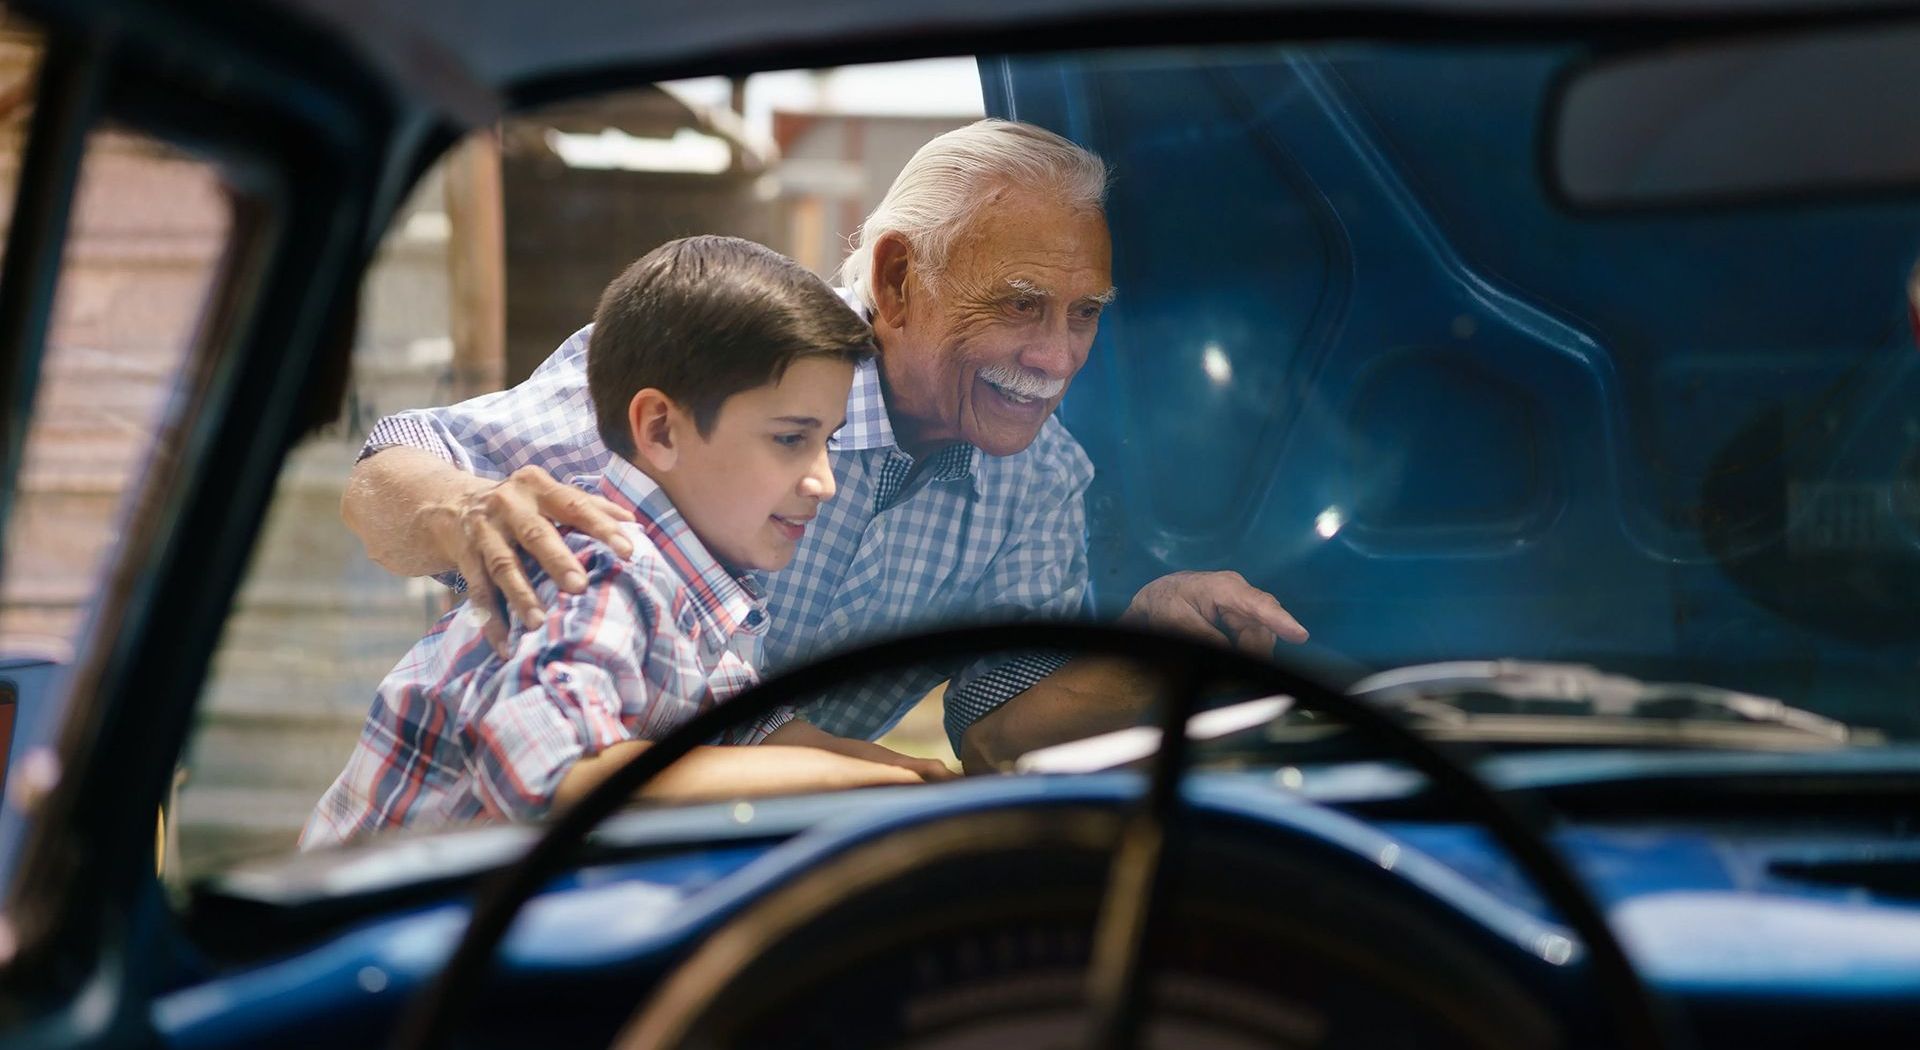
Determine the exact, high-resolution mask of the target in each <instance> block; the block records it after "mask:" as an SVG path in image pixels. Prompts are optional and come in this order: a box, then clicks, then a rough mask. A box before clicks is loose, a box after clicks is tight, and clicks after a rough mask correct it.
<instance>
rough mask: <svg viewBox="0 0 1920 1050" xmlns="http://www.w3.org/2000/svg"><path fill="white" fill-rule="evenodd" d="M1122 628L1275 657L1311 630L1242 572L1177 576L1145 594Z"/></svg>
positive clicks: (1144, 590) (1135, 601)
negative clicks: (1277, 646) (1278, 645)
mask: <svg viewBox="0 0 1920 1050" xmlns="http://www.w3.org/2000/svg"><path fill="white" fill-rule="evenodd" d="M1120 622H1121V623H1125V624H1132V625H1133V626H1136V627H1147V628H1151V629H1153V630H1158V631H1170V632H1172V633H1174V634H1184V635H1186V636H1188V637H1190V638H1197V639H1199V640H1201V641H1208V642H1215V643H1222V642H1224V643H1225V644H1227V645H1231V646H1233V647H1234V648H1236V649H1240V650H1242V651H1244V652H1247V653H1250V654H1252V655H1254V656H1260V657H1268V656H1272V655H1273V646H1274V643H1275V642H1278V641H1283V640H1284V641H1288V642H1293V643H1295V644H1298V643H1300V642H1304V641H1306V640H1307V629H1306V628H1304V627H1302V626H1300V622H1299V621H1298V620H1295V619H1294V618H1293V616H1292V614H1291V613H1288V612H1287V610H1286V609H1284V608H1282V607H1281V605H1280V603H1279V602H1278V601H1277V600H1275V599H1274V597H1273V595H1271V594H1268V593H1267V592H1265V591H1263V590H1260V589H1259V588H1257V587H1255V586H1253V585H1252V584H1250V583H1248V582H1247V580H1246V577H1244V576H1242V575H1240V574H1239V573H1237V572H1176V573H1173V574H1171V575H1168V576H1162V577H1160V578H1159V579H1157V580H1155V581H1153V582H1152V583H1149V584H1147V585H1146V586H1145V587H1142V588H1140V593H1138V594H1136V595H1134V596H1133V601H1132V602H1131V603H1130V604H1128V606H1127V611H1126V612H1125V613H1122V614H1121V616H1120Z"/></svg>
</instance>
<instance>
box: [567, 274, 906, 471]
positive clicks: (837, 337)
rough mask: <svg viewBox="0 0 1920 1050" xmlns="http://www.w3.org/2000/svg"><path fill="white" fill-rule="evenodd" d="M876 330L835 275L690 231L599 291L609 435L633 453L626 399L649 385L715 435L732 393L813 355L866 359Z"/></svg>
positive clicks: (591, 382)
mask: <svg viewBox="0 0 1920 1050" xmlns="http://www.w3.org/2000/svg"><path fill="white" fill-rule="evenodd" d="M875 352H876V350H875V347H874V342H873V330H872V329H871V328H869V327H867V323H866V322H865V321H862V320H861V319H860V317H859V315H858V314H855V313H854V312H853V310H852V308H850V307H848V306H847V304H846V303H845V302H843V301H841V299H840V297H839V296H838V295H836V294H835V293H834V291H833V289H831V288H829V287H827V285H826V282H824V281H822V280H821V279H820V278H818V277H816V276H814V275H813V274H812V273H810V272H808V270H807V269H806V268H805V267H803V266H801V265H800V264H799V263H796V262H794V261H793V260H791V259H789V258H787V257H786V256H784V255H781V254H780V253H778V252H776V251H774V250H773V249H771V248H768V247H765V246H764V245H759V244H755V243H753V242H752V241H747V240H742V239H740V238H738V237H718V236H701V237H683V238H681V239H680V240H677V241H668V242H667V243H665V244H663V245H661V246H660V247H658V248H655V249H654V250H652V251H650V252H648V253H647V254H645V255H643V256H641V257H640V259H639V261H637V262H635V263H634V264H633V265H632V266H629V267H627V269H626V272H624V273H622V274H621V275H620V276H618V277H616V278H614V280H613V283H612V284H609V285H607V290H606V291H605V292H604V293H602V294H601V296H600V307H599V309H597V310H595V311H594V314H593V334H592V335H591V336H590V337H589V338H588V342H587V392H588V394H589V395H590V396H591V397H592V399H593V414H594V421H595V423H596V424H598V426H599V428H600V439H601V440H602V441H604V442H606V445H607V448H608V449H610V450H612V451H613V452H614V454H616V455H618V456H620V457H622V458H625V459H631V458H633V454H634V447H633V439H632V435H631V434H630V433H629V429H628V422H627V406H628V404H629V403H631V402H632V401H633V395H635V394H637V393H639V392H640V391H642V390H645V389H647V388H649V387H651V388H653V389H656V390H659V391H660V392H661V393H663V394H665V395H667V396H668V397H670V398H672V399H673V400H674V401H676V402H678V403H679V404H680V405H681V406H682V407H683V408H685V409H687V410H688V411H689V412H691V413H692V414H693V420H694V425H695V426H696V427H698V428H699V431H700V433H701V435H702V436H705V435H706V434H707V433H708V432H710V431H711V430H712V428H713V421H714V419H715V417H717V416H718V415H719V414H720V405H721V403H722V402H724V401H726V399H727V398H729V397H732V396H733V395H735V394H737V393H739V392H741V391H742V390H751V389H753V388H754V387H757V386H762V385H764V384H767V383H774V382H778V381H779V380H780V377H781V376H782V375H784V374H785V373H786V370H787V368H788V367H789V366H790V365H792V364H793V363H794V362H795V361H797V360H799V359H801V358H803V357H814V356H827V357H834V358H838V359H840V360H843V361H849V362H854V363H858V362H860V361H862V360H865V359H866V358H869V357H871V356H873V355H874V353H875Z"/></svg>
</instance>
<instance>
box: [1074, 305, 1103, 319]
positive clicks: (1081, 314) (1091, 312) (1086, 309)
mask: <svg viewBox="0 0 1920 1050" xmlns="http://www.w3.org/2000/svg"><path fill="white" fill-rule="evenodd" d="M1074 316H1075V317H1077V318H1078V319H1080V320H1082V321H1098V320H1099V319H1100V307H1098V306H1083V307H1081V308H1080V309H1078V310H1075V311H1074Z"/></svg>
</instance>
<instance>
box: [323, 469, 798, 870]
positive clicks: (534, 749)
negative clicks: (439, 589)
mask: <svg viewBox="0 0 1920 1050" xmlns="http://www.w3.org/2000/svg"><path fill="white" fill-rule="evenodd" d="M600 492H601V494H602V495H604V496H606V497H607V498H608V499H610V500H612V501H613V502H615V503H618V504H620V505H621V506H624V507H626V508H628V509H629V510H632V511H633V512H634V517H635V518H637V519H638V521H637V522H636V523H635V524H631V525H626V526H624V528H625V529H626V530H627V534H628V537H629V538H630V539H632V540H633V541H634V553H633V557H631V558H627V559H622V558H620V557H619V556H618V555H616V554H614V553H613V551H612V550H611V549H609V548H608V547H606V546H605V545H604V544H602V543H600V542H599V541H598V540H595V539H593V538H592V537H590V536H587V535H585V534H583V533H576V532H573V531H571V530H568V532H567V533H566V534H565V536H566V540H567V545H568V546H569V547H571V548H572V549H573V551H574V553H575V554H577V555H579V556H580V560H581V564H582V566H583V567H584V568H585V570H586V573H587V581H588V582H587V588H586V592H585V593H584V594H578V595H573V594H561V593H560V592H559V590H558V589H557V588H556V587H555V586H554V584H553V581H552V580H551V579H549V578H547V576H546V574H544V573H542V572H540V571H539V569H538V567H537V566H532V565H531V563H530V572H531V579H532V581H533V583H534V585H535V586H536V587H537V588H538V589H539V592H540V596H541V598H542V599H544V600H545V602H546V606H547V609H548V610H549V612H548V615H547V618H546V622H545V623H544V624H542V625H541V626H540V627H539V629H537V630H532V631H529V630H527V629H525V628H524V627H520V626H515V627H514V629H513V631H512V634H511V635H510V637H509V649H510V653H511V655H510V656H509V657H508V658H507V659H506V660H504V661H503V660H501V659H500V658H499V657H498V656H496V655H495V654H494V652H493V649H492V647H490V646H489V645H487V643H486V640H485V638H484V637H483V636H482V635H481V632H480V624H479V622H478V621H477V620H475V618H474V617H473V616H472V615H471V614H470V613H469V611H468V607H467V606H466V605H464V604H463V605H461V606H460V607H458V608H456V609H454V610H453V611H451V612H449V613H447V615H445V616H443V617H441V618H440V622H439V623H437V624H435V625H434V628H433V630H432V631H430V632H428V634H427V636H426V637H425V638H422V639H421V640H420V641H419V642H417V643H415V645H414V647H413V648H412V649H411V650H409V651H408V652H407V655H406V657H405V658H404V659H402V660H401V661H400V663H399V664H398V665H397V666H395V667H394V669H393V670H392V671H391V672H390V673H388V675H387V677H386V678H385V679H384V680H383V681H382V682H381V683H380V687H379V689H378V690H377V691H376V692H375V694H374V700H373V710H372V711H371V712H370V713H369V714H368V715H367V721H366V725H365V726H364V727H363V728H362V729H361V731H360V742H359V743H358V744H357V745H356V746H355V747H354V751H353V755H352V757H350V758H349V759H348V760H347V767H346V769H345V770H344V771H343V772H341V774H340V776H339V778H338V779H337V780H335V781H334V782H333V786H332V787H331V788H329V789H328V790H327V793H326V795H325V796H323V797H322V798H321V799H320V804H319V805H318V806H317V807H316V808H315V809H314V811H313V815H312V816H311V817H309V818H308V819H307V826H306V829H305V830H304V831H303V832H302V833H301V836H300V842H301V846H302V847H303V848H304V847H311V846H316V845H323V844H335V843H339V842H344V841H346V840H348V839H352V838H356V837H359V836H360V835H363V834H366V833H368V832H372V831H377V830H380V829H382V828H393V827H401V826H440V825H446V824H458V823H467V822H470V821H473V820H476V819H491V820H514V819H525V818H528V817H535V816H539V815H540V814H542V813H544V812H545V811H546V809H547V807H548V806H549V805H550V804H551V802H552V800H553V793H554V789H555V788H556V787H558V785H559V783H560V780H561V778H562V777H564V776H565V775H566V772H567V770H568V769H570V768H572V766H573V763H574V762H575V761H576V760H577V759H579V758H582V757H584V756H587V755H593V754H598V753H599V752H600V751H602V750H605V749H606V748H607V747H608V746H609V745H612V744H617V743H620V742H621V741H625V740H654V739H658V738H660V737H662V736H664V735H666V734H667V733H668V732H670V731H671V730H673V728H674V727H676V726H678V725H680V724H682V723H683V722H686V721H687V720H688V719H690V718H692V717H694V716H695V715H697V714H699V713H700V712H702V711H704V710H706V709H707V708H709V707H711V706H712V705H714V704H716V703H719V702H721V701H724V700H726V699H727V698H729V697H731V696H734V695H735V694H737V693H739V692H740V691H742V690H744V689H746V688H747V687H748V686H751V685H753V684H754V683H755V682H756V681H757V680H758V676H757V675H756V673H755V671H754V666H755V664H756V663H757V662H758V659H757V658H758V656H759V650H760V642H761V637H762V635H763V634H764V633H765V631H766V625H767V613H766V610H765V609H764V608H763V604H764V603H763V601H762V599H761V597H760V595H759V593H758V590H757V586H756V585H755V583H754V581H752V580H751V579H743V578H739V577H735V576H734V575H733V574H731V573H729V572H728V571H727V570H726V569H725V568H723V567H722V566H721V565H720V563H719V562H717V561H715V560H714V559H713V556H712V555H711V554H709V553H708V552H707V550H706V548H705V547H704V546H702V545H701V543H700V541H699V539H698V538H696V537H695V536H694V534H693V532H692V530H691V529H690V528H688V526H687V524H686V521H685V519H683V518H681V517H680V515H679V513H678V512H677V511H675V510H674V509H673V504H672V503H670V502H669V501H668V500H667V496H666V493H664V492H662V491H660V487H659V486H658V485H656V484H654V482H653V480H652V479H650V478H648V477H647V476H646V475H645V474H642V473H641V472H640V471H639V470H637V469H635V468H634V467H633V465H632V464H630V463H627V462H626V461H624V460H620V459H614V460H611V461H610V462H609V463H608V465H607V470H606V474H605V475H604V477H603V478H602V479H601V483H600ZM792 716H793V713H792V712H791V711H789V710H783V711H779V712H776V713H775V714H773V715H771V716H769V717H768V718H766V719H763V720H762V721H761V722H760V723H758V724H757V725H754V726H751V727H748V728H746V729H745V730H743V731H740V732H738V733H735V734H732V735H731V736H730V738H729V741H728V742H731V743H739V744H747V743H757V742H758V741H760V740H762V739H765V738H766V735H767V734H768V733H771V732H772V731H773V730H774V729H776V728H778V727H779V726H780V724H781V723H783V722H785V721H786V720H787V719H789V718H791V717H792Z"/></svg>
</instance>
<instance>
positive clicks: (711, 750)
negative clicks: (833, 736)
mask: <svg viewBox="0 0 1920 1050" xmlns="http://www.w3.org/2000/svg"><path fill="white" fill-rule="evenodd" d="M792 724H793V723H791V722H789V723H788V725H792ZM783 728H784V727H783ZM776 735H777V734H776ZM822 735H824V734H822ZM769 739H771V738H769ZM652 746H653V742H652V741H649V740H629V741H626V742H625V743H620V744H614V745H613V746H611V747H608V748H607V749H605V750H603V751H601V752H600V753H598V754H594V755H588V756H585V757H583V758H580V759H579V760H577V761H575V762H574V763H573V766H572V767H571V768H570V769H568V770H567V773H566V775H565V776H563V777H561V778H560V784H559V787H558V788H557V789H556V790H555V791H554V795H553V804H554V805H555V806H556V807H559V806H569V805H572V804H573V803H574V802H576V801H578V800H579V799H580V798H581V796H583V795H585V794H586V793H587V792H589V791H591V790H593V788H594V787H595V786H596V785H598V784H599V783H600V782H601V781H602V780H605V779H606V778H607V777H608V776H609V775H611V774H612V773H613V771H614V770H616V769H618V768H619V767H620V766H621V765H623V764H624V763H625V762H627V761H628V760H629V759H632V758H633V757H634V756H636V755H638V754H640V753H641V752H643V751H645V750H646V749H647V748H649V747H652ZM882 750H885V749H884V748H883V749H882ZM903 757H904V756H903ZM922 782H923V778H922V777H921V776H920V774H918V773H916V772H914V771H913V770H911V769H907V768H905V767H902V766H899V765H894V764H890V763H885V762H871V761H868V760H866V759H864V758H856V757H853V756H851V755H845V754H839V753H836V752H833V751H827V750H823V749H821V748H815V747H797V746H792V745H784V746H783V745H780V744H756V745H753V746H751V747H746V746H730V745H707V746H704V747H696V748H694V749H693V750H692V751H690V752H688V753H687V754H686V755H685V756H683V757H682V758H681V759H680V761H678V762H675V763H674V764H673V765H671V766H668V767H667V768H666V769H665V770H664V771H663V772H661V773H660V775H659V776H657V777H655V778H654V779H653V781H652V782H651V783H649V784H647V786H646V787H645V788H644V789H643V790H642V791H641V792H640V797H641V798H653V799H672V800H675V801H689V802H690V801H701V800H705V801H713V800H717V799H729V798H741V797H750V796H757V795H785V794H795V793H798V792H805V791H839V790H842V789H844V788H856V787H875V786H878V785H883V784H919V783H922Z"/></svg>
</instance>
